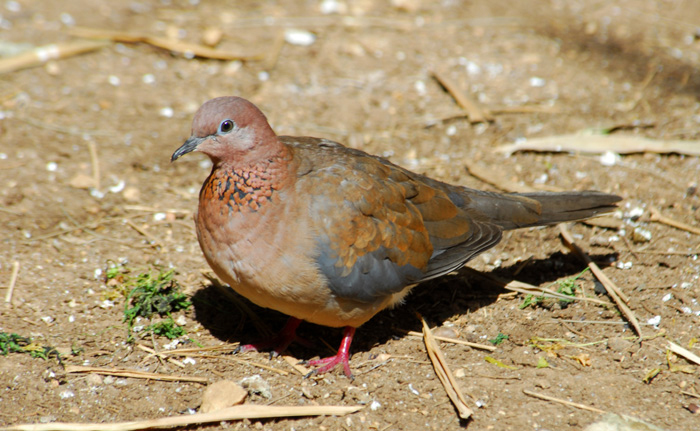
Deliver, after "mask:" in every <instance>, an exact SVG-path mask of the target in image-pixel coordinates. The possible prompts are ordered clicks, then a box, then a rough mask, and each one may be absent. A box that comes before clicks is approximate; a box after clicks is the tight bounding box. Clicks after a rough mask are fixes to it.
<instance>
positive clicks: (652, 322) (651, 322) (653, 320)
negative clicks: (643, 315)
mask: <svg viewBox="0 0 700 431" xmlns="http://www.w3.org/2000/svg"><path fill="white" fill-rule="evenodd" d="M647 323H648V324H649V325H652V326H659V323H661V316H654V317H652V318H651V319H649V320H647Z"/></svg>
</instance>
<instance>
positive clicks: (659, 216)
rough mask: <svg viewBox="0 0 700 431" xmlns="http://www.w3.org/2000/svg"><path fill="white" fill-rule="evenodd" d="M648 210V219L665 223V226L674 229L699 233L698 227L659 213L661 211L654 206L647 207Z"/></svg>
mask: <svg viewBox="0 0 700 431" xmlns="http://www.w3.org/2000/svg"><path fill="white" fill-rule="evenodd" d="M649 212H650V213H651V215H650V217H649V219H650V220H651V221H655V222H659V223H662V224H665V225H667V226H671V227H675V228H676V229H680V230H684V231H686V232H690V233H694V234H696V235H700V228H697V227H695V226H691V225H689V224H685V223H683V222H680V221H676V220H674V219H672V218H668V217H666V216H664V215H662V214H661V212H660V211H659V210H658V209H656V208H654V207H649Z"/></svg>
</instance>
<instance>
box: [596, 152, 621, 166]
mask: <svg viewBox="0 0 700 431" xmlns="http://www.w3.org/2000/svg"><path fill="white" fill-rule="evenodd" d="M620 160H621V159H620V155H619V154H617V153H613V152H612V151H606V152H604V153H603V154H601V156H600V164H601V165H603V166H615V164H616V163H618V162H619V161H620Z"/></svg>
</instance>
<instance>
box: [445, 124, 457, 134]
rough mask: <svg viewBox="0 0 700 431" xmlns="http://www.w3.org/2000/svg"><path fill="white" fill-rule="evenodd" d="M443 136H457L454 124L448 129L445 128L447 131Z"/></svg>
mask: <svg viewBox="0 0 700 431" xmlns="http://www.w3.org/2000/svg"><path fill="white" fill-rule="evenodd" d="M445 134H447V136H454V135H456V134H457V126H455V125H454V124H452V125H450V126H449V127H447V130H445Z"/></svg>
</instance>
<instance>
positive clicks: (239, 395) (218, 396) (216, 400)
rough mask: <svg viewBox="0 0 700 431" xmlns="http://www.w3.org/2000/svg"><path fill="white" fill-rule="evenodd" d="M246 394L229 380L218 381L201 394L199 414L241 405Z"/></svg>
mask: <svg viewBox="0 0 700 431" xmlns="http://www.w3.org/2000/svg"><path fill="white" fill-rule="evenodd" d="M246 396H248V392H246V390H245V389H243V388H242V387H241V386H240V385H239V384H237V383H236V382H233V381H231V380H220V381H218V382H216V383H213V384H211V385H209V386H207V389H205V390H204V394H202V405H201V407H200V408H199V411H200V412H201V413H209V412H213V411H216V410H221V409H223V408H226V407H231V406H235V405H238V404H241V403H243V401H244V400H245V398H246Z"/></svg>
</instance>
